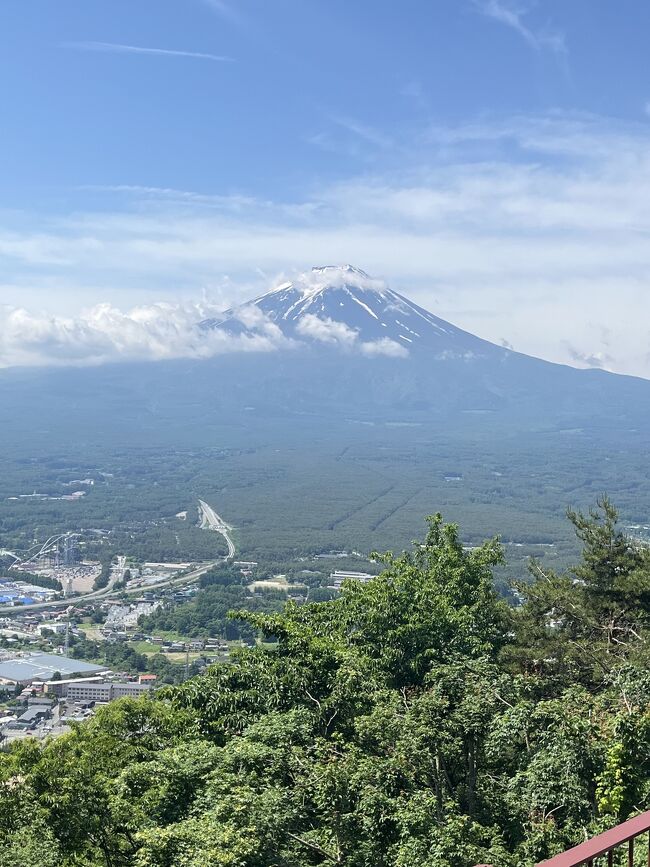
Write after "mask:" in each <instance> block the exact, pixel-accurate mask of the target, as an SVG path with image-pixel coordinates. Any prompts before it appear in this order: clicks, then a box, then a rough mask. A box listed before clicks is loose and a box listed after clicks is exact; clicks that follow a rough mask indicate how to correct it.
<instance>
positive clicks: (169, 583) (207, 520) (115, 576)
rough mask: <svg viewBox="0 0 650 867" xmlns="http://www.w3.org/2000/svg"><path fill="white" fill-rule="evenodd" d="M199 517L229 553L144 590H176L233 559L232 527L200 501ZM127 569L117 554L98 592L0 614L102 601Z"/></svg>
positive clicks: (10, 607)
mask: <svg viewBox="0 0 650 867" xmlns="http://www.w3.org/2000/svg"><path fill="white" fill-rule="evenodd" d="M199 518H200V520H201V527H202V528H203V529H205V530H213V531H214V532H216V533H220V534H221V535H222V536H223V537H224V539H225V540H226V544H227V545H228V553H227V555H226V556H225V557H219V559H217V560H211V561H210V562H209V563H202V564H201V565H200V566H197V567H196V569H193V570H192V571H191V572H188V573H187V574H185V575H181V576H179V577H177V578H169V579H167V580H166V581H161V582H160V583H158V584H155V585H153V587H151V588H146V589H155V590H158V588H162V587H177V586H179V585H181V584H190V583H191V582H192V581H195V580H196V579H197V578H200V577H201V575H203V574H205V573H206V572H208V571H209V570H210V569H213V568H214V567H215V566H217V565H218V564H219V563H227V562H228V560H232V559H233V557H234V556H235V550H236V549H235V543H234V542H233V540H232V536H231V535H230V534H231V532H232V529H233V528H232V527H231V526H230V525H229V524H226V522H225V521H224V520H223V518H221V517H220V516H219V515H217V513H216V512H215V510H214V509H213V508H212V506H210V505H208V503H206V502H205V501H204V500H199ZM125 568H126V557H124V556H122V555H120V556H119V557H118V558H117V565H116V566H114V567H113V569H112V570H111V576H110V578H109V581H108V584H107V585H106V587H102V589H101V590H93V591H92V592H91V593H84V594H83V595H82V596H72V597H70V599H59V600H58V601H56V602H37V603H35V604H34V605H28V606H25V605H19V606H14V605H3V606H0V614H26V613H27V612H28V611H29V612H32V611H40V610H42V609H44V608H67V607H68V606H71V605H72V606H76V605H79V604H83V603H85V602H93V601H95V600H102V601H103V600H105V599H106V598H108V597H110V596H112V595H113V587H114V585H115V584H116V583H117V582H118V581H120V580H121V579H122V578H123V577H124V571H125ZM144 589H145V588H144V587H142V586H139V587H135V588H132V589H130V590H129V589H126V590H122V591H120V592H121V593H126V594H127V595H129V596H132V595H139V594H141V593H142V592H143V590H144Z"/></svg>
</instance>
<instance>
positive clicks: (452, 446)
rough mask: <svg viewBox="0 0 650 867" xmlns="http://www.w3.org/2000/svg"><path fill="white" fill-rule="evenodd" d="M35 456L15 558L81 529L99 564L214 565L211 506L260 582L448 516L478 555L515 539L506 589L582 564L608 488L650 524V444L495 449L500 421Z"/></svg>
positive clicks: (7, 463) (55, 446) (626, 437)
mask: <svg viewBox="0 0 650 867" xmlns="http://www.w3.org/2000/svg"><path fill="white" fill-rule="evenodd" d="M200 433H201V431H200V430H197V431H196V435H197V436H198V435H199V434H200ZM34 454H42V450H39V449H37V448H36V447H35V446H33V444H32V447H30V441H29V439H27V440H25V442H22V441H19V442H14V443H13V444H12V448H11V449H8V448H7V449H6V450H5V451H4V453H3V454H0V549H2V548H6V549H9V550H12V551H19V552H20V551H24V550H26V549H28V548H29V547H30V546H31V545H32V544H33V543H34V541H35V540H37V539H38V540H41V541H44V540H45V539H46V538H47V537H48V535H50V534H51V533H55V532H63V531H66V530H71V531H74V532H81V533H82V536H83V538H82V540H81V543H82V544H81V552H82V554H84V556H86V555H87V556H89V557H93V558H99V557H100V556H102V555H103V553H105V552H112V553H120V554H127V555H128V556H133V557H135V558H136V559H139V560H153V561H159V560H171V561H181V562H184V561H187V560H190V559H192V560H211V559H213V558H216V557H218V556H221V555H222V554H224V553H225V544H224V541H223V539H222V537H221V536H219V535H218V534H216V533H209V532H206V531H203V530H201V529H199V527H198V526H197V517H198V515H197V504H198V499H199V498H202V499H205V500H206V501H207V502H208V503H210V505H212V506H213V507H214V508H215V509H216V510H217V511H218V512H219V514H220V515H222V516H223V517H224V519H225V520H226V521H228V523H230V524H232V525H233V526H234V527H235V533H234V538H235V543H236V546H237V557H238V558H241V559H247V560H255V561H257V562H259V564H260V567H261V568H264V567H266V566H267V565H269V566H270V565H271V564H280V567H279V569H278V571H284V566H283V565H282V564H286V562H287V561H288V560H294V559H295V558H297V557H300V556H303V557H307V558H309V557H312V556H314V555H315V554H319V553H324V552H327V551H331V550H346V551H358V552H360V553H362V554H364V555H367V554H368V552H370V551H372V550H376V549H385V548H388V549H392V550H402V549H403V548H404V547H406V546H408V545H409V544H410V542H411V540H412V539H413V538H414V537H415V536H416V535H417V533H418V532H419V530H418V528H419V526H420V521H421V517H422V515H426V514H431V513H434V512H437V511H441V512H443V514H444V515H445V516H446V518H447V519H448V520H451V521H454V522H457V523H458V524H459V525H460V527H461V528H462V538H463V541H464V542H465V543H466V544H470V545H477V544H479V543H480V541H481V539H483V538H486V537H490V536H492V535H496V534H497V533H498V534H500V535H501V538H502V542H503V545H504V551H505V553H506V559H507V563H508V571H507V576H508V577H521V576H522V575H523V574H525V571H526V562H527V559H528V558H529V557H530V556H536V557H538V558H539V559H540V560H541V561H543V562H544V563H545V564H546V565H549V566H552V567H553V568H556V569H563V568H565V567H566V566H568V565H569V564H570V562H573V560H574V559H575V557H577V554H578V549H577V546H576V545H575V542H574V539H573V537H572V534H571V533H570V530H569V528H568V527H567V526H566V522H565V521H564V514H563V510H564V504H567V503H569V504H571V505H573V506H574V507H577V508H584V507H586V506H587V505H588V504H589V503H591V502H593V501H594V499H595V498H596V496H597V495H598V494H599V493H600V492H601V491H605V490H606V491H609V492H610V494H611V496H612V498H613V499H614V500H615V502H616V503H617V505H618V506H619V508H620V510H621V515H622V519H623V521H624V522H625V523H626V524H629V525H631V524H638V525H650V514H649V511H648V503H650V472H649V470H648V466H647V461H646V455H647V436H646V433H645V431H644V430H637V431H633V430H618V431H616V435H611V436H610V435H609V434H607V432H606V431H601V430H598V429H597V428H594V427H591V428H584V429H568V430H539V431H527V432H526V433H525V434H523V433H518V432H516V431H513V432H507V431H506V432H501V433H500V434H499V436H495V435H494V432H493V431H492V430H491V428H490V427H489V420H484V421H483V422H481V425H478V423H477V424H476V425H474V426H473V427H472V428H471V432H468V431H467V430H466V429H465V427H458V428H456V429H455V428H453V427H452V426H450V425H434V424H430V423H427V424H425V423H410V424H406V423H403V424H398V423H397V422H395V423H388V422H387V423H379V422H377V423H371V422H367V423H364V424H360V423H358V422H353V421H346V422H341V421H339V422H337V423H332V421H329V420H327V419H322V418H318V419H309V418H303V417H301V418H300V419H294V420H293V421H292V423H291V424H290V425H288V424H287V423H282V424H280V423H279V422H278V424H277V425H274V424H273V423H272V422H270V423H269V424H265V425H264V426H263V428H262V427H260V425H259V424H258V423H255V422H254V420H253V419H251V420H250V421H249V423H248V424H246V425H245V424H243V423H242V424H241V425H239V426H237V427H236V428H235V429H233V428H232V427H227V426H224V427H223V428H221V429H219V430H217V431H216V432H215V433H214V437H213V438H212V441H211V443H205V442H203V443H200V444H197V445H196V446H192V447H189V446H187V447H182V448H181V447H179V446H178V445H176V446H163V445H160V446H156V445H155V444H154V443H153V442H152V443H151V444H150V445H144V444H142V445H136V444H130V445H115V444H110V443H109V444H104V443H102V444H99V443H94V442H93V441H86V442H81V443H77V442H75V444H74V447H71V446H70V444H69V443H68V442H67V441H66V440H53V441H51V442H50V443H49V446H48V449H47V452H46V454H47V457H45V456H43V457H38V458H35V457H33V455H34ZM87 478H92V479H93V480H94V484H93V485H89V486H86V487H85V490H86V495H85V496H84V497H82V498H80V499H78V500H76V501H74V502H70V501H65V500H59V499H56V500H43V499H34V498H29V497H26V498H21V499H18V500H14V499H9V498H11V497H21V496H22V495H29V494H31V493H33V492H34V491H36V492H38V493H41V494H43V495H51V496H57V497H58V496H62V495H64V494H66V493H69V492H70V491H71V490H74V488H75V487H78V486H77V485H72V486H71V482H72V481H73V480H75V479H87ZM82 487H83V486H82ZM184 513H186V517H185V518H183V517H181V518H179V517H177V515H181V516H182V515H184ZM7 562H8V563H9V562H11V560H10V559H9V560H8V561H7ZM352 568H354V567H352ZM501 571H503V570H501Z"/></svg>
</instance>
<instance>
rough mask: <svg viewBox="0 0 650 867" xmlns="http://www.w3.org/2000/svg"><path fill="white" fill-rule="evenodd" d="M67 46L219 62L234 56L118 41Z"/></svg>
mask: <svg viewBox="0 0 650 867" xmlns="http://www.w3.org/2000/svg"><path fill="white" fill-rule="evenodd" d="M65 47H66V48H76V49H77V50H79V51H101V52H109V53H112V54H148V55H155V56H163V57H194V58H198V59H199V60H216V61H218V62H219V63H231V62H232V57H224V56H222V55H220V54H208V53H205V52H203V51H178V50H176V49H172V48H146V47H143V46H141V45H122V44H120V43H117V42H66V43H65Z"/></svg>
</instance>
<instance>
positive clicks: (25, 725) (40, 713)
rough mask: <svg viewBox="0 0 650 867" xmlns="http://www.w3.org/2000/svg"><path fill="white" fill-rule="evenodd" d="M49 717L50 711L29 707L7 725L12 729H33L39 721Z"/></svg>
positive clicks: (43, 708)
mask: <svg viewBox="0 0 650 867" xmlns="http://www.w3.org/2000/svg"><path fill="white" fill-rule="evenodd" d="M49 716H50V709H49V708H46V707H30V708H27V710H26V711H25V713H23V714H21V715H20V716H19V717H18V719H16V720H14V721H13V722H12V723H10V724H9V727H10V728H12V729H33V728H35V727H36V726H37V725H38V723H39V722H41V720H44V719H47V718H48V717H49Z"/></svg>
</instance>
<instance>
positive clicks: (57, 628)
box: [36, 621, 68, 635]
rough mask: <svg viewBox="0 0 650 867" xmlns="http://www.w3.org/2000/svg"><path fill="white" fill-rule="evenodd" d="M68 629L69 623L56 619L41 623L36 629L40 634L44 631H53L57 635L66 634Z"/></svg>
mask: <svg viewBox="0 0 650 867" xmlns="http://www.w3.org/2000/svg"><path fill="white" fill-rule="evenodd" d="M67 629H68V624H67V623H60V622H58V623H57V622H55V621H50V622H49V623H39V625H38V626H37V627H36V631H37V632H38V634H39V635H42V634H43V632H48V631H49V632H53V633H54V634H55V635H64V634H65V632H66V631H67Z"/></svg>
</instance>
